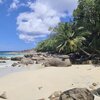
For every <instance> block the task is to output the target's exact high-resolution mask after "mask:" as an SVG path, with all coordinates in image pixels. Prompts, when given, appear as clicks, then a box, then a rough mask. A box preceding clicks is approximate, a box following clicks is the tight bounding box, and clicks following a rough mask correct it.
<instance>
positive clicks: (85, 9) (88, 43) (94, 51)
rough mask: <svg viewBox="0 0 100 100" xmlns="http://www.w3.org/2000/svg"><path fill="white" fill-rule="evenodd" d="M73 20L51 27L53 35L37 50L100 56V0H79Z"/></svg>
mask: <svg viewBox="0 0 100 100" xmlns="http://www.w3.org/2000/svg"><path fill="white" fill-rule="evenodd" d="M78 2H79V4H78V7H77V8H76V9H75V10H74V12H73V20H72V21H70V22H64V23H62V22H61V23H59V24H58V25H57V26H56V27H53V28H50V29H51V33H52V35H50V36H49V38H48V39H46V40H44V41H42V42H40V43H39V44H38V46H37V48H36V49H37V51H42V52H50V53H60V54H70V53H76V52H78V53H80V54H83V55H87V56H89V57H90V56H91V55H99V56H100V5H99V4H100V0H79V1H78Z"/></svg>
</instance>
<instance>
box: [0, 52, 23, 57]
mask: <svg viewBox="0 0 100 100" xmlns="http://www.w3.org/2000/svg"><path fill="white" fill-rule="evenodd" d="M19 56H23V54H14V53H12V52H11V51H0V57H7V58H11V57H19Z"/></svg>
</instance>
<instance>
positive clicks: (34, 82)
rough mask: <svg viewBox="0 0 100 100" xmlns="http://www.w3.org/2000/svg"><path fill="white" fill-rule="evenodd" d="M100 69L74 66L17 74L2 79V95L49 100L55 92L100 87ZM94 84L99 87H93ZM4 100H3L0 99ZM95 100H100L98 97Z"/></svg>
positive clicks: (18, 99)
mask: <svg viewBox="0 0 100 100" xmlns="http://www.w3.org/2000/svg"><path fill="white" fill-rule="evenodd" d="M99 76H100V67H94V66H92V65H73V66H72V67H59V68H56V67H48V68H42V69H38V70H36V71H33V70H27V71H22V72H16V73H12V74H9V75H7V76H4V77H1V78H0V94H2V93H3V92H4V91H5V92H6V95H7V100H38V99H41V98H45V100H48V99H47V98H48V97H49V96H50V95H51V94H52V93H53V92H54V91H59V90H61V91H65V90H68V89H71V88H74V87H82V88H84V87H86V88H88V89H91V88H94V89H95V88H98V87H100V77H99ZM92 83H96V84H97V86H95V87H93V85H92ZM0 100H2V99H0ZM95 100H100V98H99V97H96V98H95Z"/></svg>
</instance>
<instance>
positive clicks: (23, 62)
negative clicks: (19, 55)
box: [20, 58, 34, 65]
mask: <svg viewBox="0 0 100 100" xmlns="http://www.w3.org/2000/svg"><path fill="white" fill-rule="evenodd" d="M20 63H21V64H25V65H28V64H34V61H33V60H31V59H30V58H23V59H22V60H21V62H20Z"/></svg>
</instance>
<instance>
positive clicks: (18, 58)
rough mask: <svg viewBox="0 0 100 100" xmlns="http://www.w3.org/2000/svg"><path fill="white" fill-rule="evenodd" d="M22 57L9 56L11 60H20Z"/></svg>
mask: <svg viewBox="0 0 100 100" xmlns="http://www.w3.org/2000/svg"><path fill="white" fill-rule="evenodd" d="M22 58H23V57H11V60H12V61H21V60H22Z"/></svg>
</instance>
